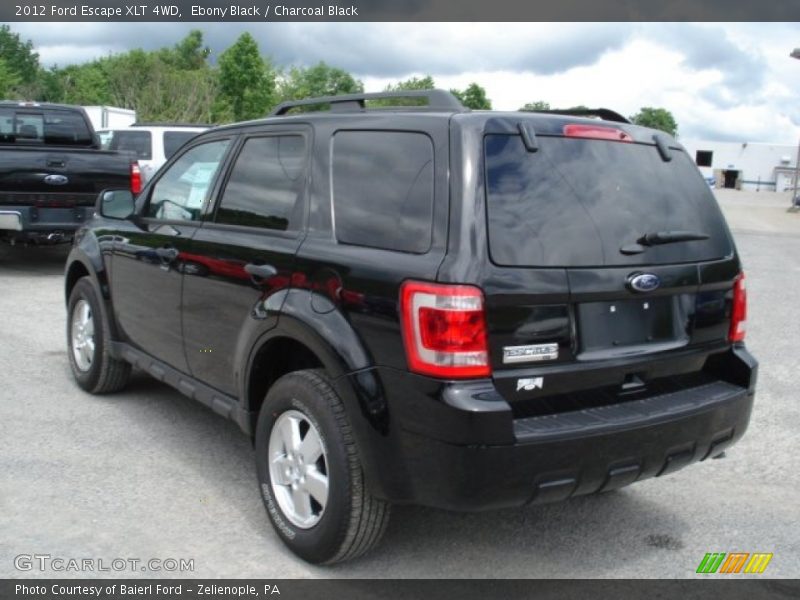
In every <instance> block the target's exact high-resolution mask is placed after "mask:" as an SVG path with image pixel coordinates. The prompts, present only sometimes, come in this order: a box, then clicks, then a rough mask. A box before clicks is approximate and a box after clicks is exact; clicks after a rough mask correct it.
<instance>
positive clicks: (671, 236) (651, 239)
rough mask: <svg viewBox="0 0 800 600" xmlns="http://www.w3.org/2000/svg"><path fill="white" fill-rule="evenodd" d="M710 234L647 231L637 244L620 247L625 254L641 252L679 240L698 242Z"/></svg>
mask: <svg viewBox="0 0 800 600" xmlns="http://www.w3.org/2000/svg"><path fill="white" fill-rule="evenodd" d="M709 237H710V236H709V235H708V234H707V233H703V232H701V231H654V232H652V233H645V234H644V235H643V236H642V237H640V238H639V239H638V240H636V243H635V244H628V245H627V246H623V247H622V248H620V249H619V251H620V252H622V253H623V254H641V253H642V252H644V251H645V250H646V249H647V248H648V247H650V246H661V245H663V244H675V243H678V242H696V241H700V240H707V239H708V238H709Z"/></svg>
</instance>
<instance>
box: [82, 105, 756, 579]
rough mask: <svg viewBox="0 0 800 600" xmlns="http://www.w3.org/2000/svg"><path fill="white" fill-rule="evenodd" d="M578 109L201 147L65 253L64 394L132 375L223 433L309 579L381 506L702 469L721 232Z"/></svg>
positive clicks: (735, 358)
mask: <svg viewBox="0 0 800 600" xmlns="http://www.w3.org/2000/svg"><path fill="white" fill-rule="evenodd" d="M400 97H402V102H404V103H405V105H404V106H395V107H391V106H387V105H390V104H391V103H392V102H396V101H399V100H401V98H400ZM409 103H418V104H419V105H409ZM376 105H377V106H376ZM326 107H327V110H325V108H326ZM309 108H314V109H322V110H316V111H313V112H309V111H308V110H307V109H309ZM595 113H596V114H597V115H598V116H599V117H601V118H599V119H598V118H588V117H586V116H576V115H575V114H552V113H550V114H545V113H520V112H471V111H468V110H466V109H464V108H463V107H462V106H461V105H460V104H459V103H458V101H457V100H456V99H455V98H453V97H452V96H451V95H449V94H448V93H447V92H443V91H436V90H433V91H425V92H402V93H389V94H378V95H375V94H362V95H355V96H340V97H335V98H317V99H311V100H306V101H301V102H295V103H290V104H284V105H281V106H280V107H278V108H277V109H276V110H275V111H274V112H273V113H272V114H271V115H270V116H269V117H268V118H265V119H263V120H257V121H251V122H248V123H240V124H234V125H229V126H224V127H218V128H215V129H212V130H209V131H207V132H205V133H202V134H200V135H199V136H197V137H196V138H195V139H193V140H192V141H190V142H189V143H188V144H187V145H186V146H184V147H183V148H182V149H181V150H180V151H179V152H178V153H177V154H176V155H175V156H174V157H172V159H171V160H170V161H169V162H168V163H167V164H166V165H165V166H164V168H162V169H161V170H160V171H159V172H158V174H157V175H156V176H155V177H154V178H153V180H152V181H150V182H149V183H148V184H147V185H146V186H145V188H144V189H143V190H142V192H141V193H140V194H139V195H138V196H137V197H136V198H133V197H132V195H131V193H130V192H129V191H127V190H107V191H106V192H104V193H102V194H101V195H100V197H99V198H98V204H97V209H96V211H97V216H96V218H95V219H93V220H92V221H91V222H90V223H88V224H87V225H86V226H85V227H84V228H82V229H81V230H80V231H79V233H78V236H77V238H76V240H75V243H74V247H73V250H72V252H71V254H70V256H69V260H68V263H67V268H66V297H67V303H68V320H67V339H68V352H69V358H70V362H71V365H72V370H73V372H74V375H75V378H76V379H77V382H78V384H79V385H80V386H81V387H82V388H83V389H85V390H87V391H89V392H92V393H106V392H112V391H116V390H119V389H121V388H122V387H123V386H124V385H125V382H126V380H127V378H128V375H129V373H130V370H131V366H132V365H133V366H136V367H138V368H139V369H142V370H144V371H146V372H148V373H150V374H151V375H153V376H154V377H156V378H157V379H160V380H162V381H165V382H167V383H168V384H170V385H172V386H174V387H175V388H177V389H178V390H179V391H181V392H183V393H184V394H186V395H188V396H191V397H192V398H195V399H197V400H199V401H200V402H201V403H203V404H205V405H206V406H208V407H209V408H211V409H212V410H213V411H215V412H217V413H219V414H221V415H223V416H225V417H228V418H230V419H233V420H234V421H235V422H236V423H238V424H239V426H240V427H241V428H242V430H244V431H245V432H246V433H247V434H249V435H251V436H252V437H253V440H254V444H255V454H256V462H257V473H258V480H259V483H260V492H261V494H262V496H263V500H264V504H265V506H266V509H267V513H268V515H269V518H270V520H271V521H272V523H273V525H274V527H275V530H276V531H277V534H278V535H279V536H280V538H281V539H282V540H283V541H284V542H285V543H286V544H287V545H288V546H289V547H290V548H291V549H292V550H293V551H294V552H295V553H296V554H298V555H299V556H301V557H302V558H304V559H306V560H308V561H311V562H315V563H333V562H337V561H341V560H345V559H349V558H352V557H355V556H358V555H359V554H361V553H363V552H365V551H366V550H368V549H369V548H371V547H373V546H374V545H375V544H376V543H377V541H378V539H379V538H380V536H381V534H382V532H383V530H384V528H385V527H386V523H387V520H388V517H389V509H390V506H391V504H392V503H412V504H421V505H427V506H434V507H442V508H447V509H454V510H482V509H494V508H500V507H511V506H523V505H526V504H529V503H540V502H550V501H555V500H561V499H565V498H569V497H571V496H575V495H579V494H590V493H595V492H603V491H607V490H613V489H616V488H619V487H621V486H624V485H627V484H630V483H633V482H635V481H639V480H642V479H645V478H649V477H657V476H663V475H665V474H668V473H672V472H673V471H675V470H677V469H680V468H681V467H684V466H686V465H688V464H690V463H693V462H697V461H703V460H705V459H707V458H709V457H714V456H717V455H719V454H720V453H722V451H723V450H724V449H725V448H727V447H728V446H730V445H731V444H733V443H734V442H735V441H737V440H738V439H739V438H740V437H741V436H742V434H743V433H744V431H745V429H746V427H747V423H748V420H749V418H750V411H751V407H752V403H753V396H754V386H755V380H756V368H757V367H756V361H755V360H754V359H753V358H752V356H751V355H750V354H749V353H748V352H747V350H746V349H745V347H744V342H743V340H744V335H745V313H746V299H745V280H744V275H743V274H742V271H741V267H740V263H739V258H738V256H737V254H736V250H735V248H734V244H733V241H732V239H731V235H730V233H729V231H728V228H727V226H726V224H725V221H724V219H723V216H722V214H721V212H720V210H719V207H718V206H717V203H716V201H715V199H714V197H713V196H712V193H711V191H710V190H709V189H708V186H707V184H706V183H705V181H704V180H703V178H702V176H701V175H700V173H699V172H698V170H697V168H696V167H695V165H694V164H693V162H692V160H691V159H690V157H689V156H687V154H686V152H685V150H684V149H683V148H682V147H681V146H680V145H679V144H678V143H677V142H676V141H675V140H674V139H672V138H671V137H669V136H667V135H665V134H663V133H660V132H658V131H654V130H651V129H646V128H642V127H637V126H634V125H631V124H630V123H628V122H627V121H625V119H623V118H622V117H619V115H616V114H615V113H612V112H610V111H606V110H602V109H601V110H598V111H595ZM688 500H689V499H687V501H688Z"/></svg>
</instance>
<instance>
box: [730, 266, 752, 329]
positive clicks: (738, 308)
mask: <svg viewBox="0 0 800 600" xmlns="http://www.w3.org/2000/svg"><path fill="white" fill-rule="evenodd" d="M745 333H747V289H746V288H745V284H744V273H739V276H738V277H737V278H736V282H735V283H734V284H733V306H732V308H731V328H730V331H729V332H728V341H731V342H741V341H744V336H745Z"/></svg>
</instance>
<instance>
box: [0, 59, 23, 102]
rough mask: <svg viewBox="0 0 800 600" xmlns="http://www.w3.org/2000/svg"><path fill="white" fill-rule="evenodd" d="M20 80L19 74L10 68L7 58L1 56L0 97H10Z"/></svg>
mask: <svg viewBox="0 0 800 600" xmlns="http://www.w3.org/2000/svg"><path fill="white" fill-rule="evenodd" d="M19 82H20V81H19V77H17V74H16V73H14V72H13V71H12V70H11V69H9V68H8V65H7V64H6V61H5V59H3V58H0V99H3V98H10V97H11V95H12V94H13V93H14V92H13V90H14V88H16V87H17V85H18V84H19Z"/></svg>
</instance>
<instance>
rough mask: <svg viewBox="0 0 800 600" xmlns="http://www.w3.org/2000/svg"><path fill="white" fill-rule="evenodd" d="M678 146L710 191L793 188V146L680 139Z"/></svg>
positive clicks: (781, 190) (795, 149) (772, 190)
mask: <svg viewBox="0 0 800 600" xmlns="http://www.w3.org/2000/svg"><path fill="white" fill-rule="evenodd" d="M680 142H681V144H683V146H684V147H685V148H686V150H687V151H688V153H689V156H691V157H692V158H694V160H695V163H696V164H697V166H698V167H699V168H700V172H701V173H702V174H703V176H704V177H705V178H706V179H707V180H708V181H709V183H710V184H713V185H714V187H717V188H733V189H737V190H755V191H769V192H774V191H778V192H783V191H786V190H791V189H792V187H793V184H794V174H795V167H796V162H795V161H796V160H797V146H793V145H787V144H765V143H761V142H709V141H705V140H694V139H683V138H681V139H680Z"/></svg>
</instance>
